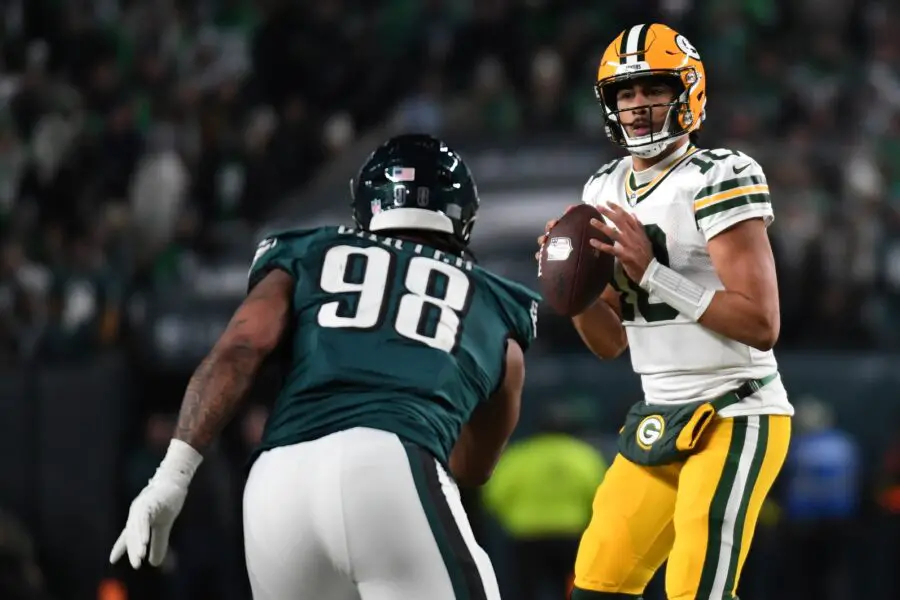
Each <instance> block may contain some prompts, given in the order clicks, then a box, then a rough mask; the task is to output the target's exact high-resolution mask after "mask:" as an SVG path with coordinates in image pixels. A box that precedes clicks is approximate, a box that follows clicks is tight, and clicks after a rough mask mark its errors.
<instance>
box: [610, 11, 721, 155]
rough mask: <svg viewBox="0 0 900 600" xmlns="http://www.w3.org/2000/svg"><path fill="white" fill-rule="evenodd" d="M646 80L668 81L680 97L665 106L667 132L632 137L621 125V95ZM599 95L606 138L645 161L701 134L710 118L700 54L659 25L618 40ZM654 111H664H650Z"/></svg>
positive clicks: (624, 34) (644, 27) (634, 29)
mask: <svg viewBox="0 0 900 600" xmlns="http://www.w3.org/2000/svg"><path fill="white" fill-rule="evenodd" d="M641 77H660V78H665V79H666V80H667V82H670V83H671V84H672V85H674V86H675V89H676V90H677V92H676V96H675V99H674V100H673V101H672V102H669V103H667V104H666V105H665V106H668V107H669V113H668V116H667V117H666V121H665V124H664V125H663V128H662V130H660V131H657V132H651V133H649V134H647V135H643V136H640V137H629V136H628V134H627V133H626V131H625V129H624V128H623V127H622V124H621V122H620V120H619V114H620V112H622V111H619V109H618V107H617V103H616V91H617V89H618V87H619V86H621V84H622V83H623V82H626V81H632V80H634V79H637V78H641ZM594 90H595V92H596V94H597V99H598V100H599V101H600V106H601V107H602V110H603V116H604V124H605V126H606V135H607V136H608V137H609V139H610V140H611V141H612V142H613V143H615V144H618V145H619V146H622V147H623V148H626V149H627V150H628V151H629V152H630V153H632V154H634V155H636V156H640V157H643V158H651V157H654V156H657V155H659V154H660V153H661V152H663V150H665V149H666V148H667V147H668V146H669V145H670V144H671V143H672V142H673V141H675V140H676V139H678V138H680V137H681V136H684V135H688V134H690V133H691V132H693V131H697V130H698V129H700V126H701V124H702V123H703V120H704V118H706V112H705V107H706V74H705V72H704V69H703V62H702V61H701V60H700V54H699V53H698V52H697V49H696V48H694V46H692V45H691V43H690V42H689V41H688V40H687V38H685V37H684V36H683V35H681V34H680V33H678V32H677V31H675V30H674V29H672V28H671V27H668V26H666V25H661V24H659V23H653V24H651V25H635V26H634V27H631V28H630V29H626V30H625V31H623V32H622V33H620V34H619V36H618V37H617V38H616V39H615V40H614V41H613V43H612V44H610V45H609V47H607V49H606V52H604V53H603V58H602V59H601V60H600V66H599V67H598V69H597V84H596V85H595V87H594ZM652 106H660V105H658V104H656V105H650V106H648V108H650V107H652ZM631 110H633V109H631Z"/></svg>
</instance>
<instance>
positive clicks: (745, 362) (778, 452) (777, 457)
mask: <svg viewBox="0 0 900 600" xmlns="http://www.w3.org/2000/svg"><path fill="white" fill-rule="evenodd" d="M596 93H597V97H598V100H599V102H600V106H601V110H602V111H603V114H604V118H605V124H606V131H607V135H608V137H609V138H610V140H611V141H613V142H614V143H615V144H617V145H619V146H621V147H622V148H624V149H625V150H626V151H627V154H628V155H627V156H625V157H623V158H620V159H618V160H614V161H612V162H610V163H609V164H607V165H604V166H603V167H602V168H601V169H599V170H598V171H597V172H596V173H595V174H594V175H593V176H591V177H590V179H589V180H588V182H587V184H586V185H585V186H584V193H583V198H582V200H583V202H585V203H587V204H590V205H592V206H595V207H597V209H598V210H599V212H600V213H601V214H602V215H603V217H602V218H600V215H598V219H596V220H595V221H594V226H595V227H596V228H597V229H598V230H600V231H602V232H603V233H605V234H606V235H607V236H609V238H610V240H611V241H612V244H605V243H603V242H601V241H599V240H593V241H592V244H593V245H594V246H595V247H596V248H597V249H598V250H600V251H603V252H606V253H608V254H611V255H613V256H614V257H615V258H616V272H615V277H614V280H613V282H612V283H611V284H610V285H609V286H608V287H607V288H606V290H605V291H604V292H603V293H602V295H601V296H600V298H598V300H597V301H596V302H595V303H594V304H593V305H592V306H591V307H589V308H588V309H587V310H585V312H584V313H582V314H580V315H578V316H576V317H574V318H573V324H574V326H575V328H576V329H577V331H578V333H579V334H580V335H581V337H582V339H583V340H584V342H585V344H586V346H587V347H588V348H589V349H590V350H591V351H592V352H594V354H596V355H597V356H599V357H600V358H603V359H612V358H615V357H617V356H618V355H620V354H621V353H622V352H623V351H624V350H625V348H626V347H630V350H631V360H632V365H633V367H634V370H635V372H636V373H638V374H639V375H640V377H641V382H642V385H643V389H644V400H643V401H642V402H639V403H638V404H636V405H635V406H634V407H633V408H632V410H631V412H630V413H629V416H628V419H627V421H626V423H625V427H623V430H622V432H621V433H620V438H619V455H618V456H617V457H616V459H615V461H614V463H613V466H612V467H611V468H610V470H609V472H608V474H607V476H606V479H605V480H604V482H603V484H601V486H600V487H599V488H598V491H597V495H596V497H595V500H594V507H593V518H592V521H591V523H590V525H589V526H588V529H587V530H586V531H585V534H584V536H583V538H582V542H581V546H580V548H579V552H578V558H577V560H576V566H575V580H574V590H573V592H572V598H573V599H587V598H610V599H611V598H631V597H633V598H639V597H640V595H641V594H642V593H643V590H644V587H645V586H646V585H647V583H648V582H649V580H650V578H651V577H652V576H653V574H654V572H655V571H656V570H657V569H658V568H659V567H660V566H661V565H662V564H663V562H665V561H666V560H668V564H667V570H666V591H667V595H668V597H669V599H670V600H687V599H691V600H723V599H727V600H730V599H732V598H735V597H736V593H737V585H738V580H739V577H740V571H741V568H742V566H743V563H744V561H745V559H746V556H747V551H748V550H749V547H750V541H751V539H752V535H753V530H754V529H755V526H756V521H757V517H758V514H759V510H760V507H761V505H762V502H763V500H764V499H765V497H766V495H767V494H768V492H769V490H770V489H771V486H772V484H773V482H774V480H775V478H776V476H777V474H778V472H779V471H780V469H781V466H782V464H783V462H784V459H785V456H786V454H787V448H788V444H789V440H790V416H791V415H792V414H793V409H792V407H791V404H790V402H789V401H788V398H787V393H786V392H785V389H784V386H783V384H782V381H781V377H780V376H779V374H778V365H777V362H776V360H775V356H774V354H773V352H772V347H773V346H774V345H775V342H776V340H777V338H778V331H779V325H780V322H779V304H778V287H777V281H776V275H775V266H774V259H773V256H772V250H771V246H770V244H769V239H768V236H767V231H766V228H767V227H768V225H769V224H770V223H771V222H772V220H773V218H774V216H773V210H772V202H771V199H770V196H769V188H768V185H767V182H766V177H765V174H764V172H763V170H762V167H760V165H759V164H758V163H757V162H756V161H755V160H754V159H753V158H751V157H750V156H747V155H746V154H744V153H742V152H739V151H735V150H728V149H714V150H708V149H700V148H697V147H696V146H695V145H694V140H695V139H696V136H697V132H698V130H699V129H700V127H701V125H702V122H703V119H704V118H705V114H706V113H705V110H706V100H707V98H706V74H705V72H704V69H703V64H702V62H701V60H700V55H699V53H698V51H697V50H696V49H695V48H694V47H693V46H692V45H691V44H690V43H689V42H688V41H687V39H685V38H684V36H682V35H680V34H678V33H677V32H675V31H674V30H672V29H671V28H669V27H667V26H665V25H660V24H652V25H636V26H634V27H631V28H629V29H626V30H625V31H623V32H622V33H621V34H620V35H619V36H618V37H617V38H616V40H615V41H614V42H613V43H612V44H611V45H610V46H609V47H608V48H607V50H606V52H605V53H604V55H603V58H602V60H601V64H600V66H599V69H598V75H597V84H596ZM553 224H554V221H551V222H549V223H548V224H547V229H545V231H549V229H550V228H551V227H552V225H553ZM545 239H546V235H544V236H541V237H540V238H539V243H540V244H543V243H544V241H545ZM676 532H677V533H676Z"/></svg>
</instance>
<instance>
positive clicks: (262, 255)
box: [248, 226, 339, 289]
mask: <svg viewBox="0 0 900 600" xmlns="http://www.w3.org/2000/svg"><path fill="white" fill-rule="evenodd" d="M338 231H339V228H338V227H333V226H329V227H315V228H312V229H287V230H283V231H279V232H275V233H271V234H269V235H267V236H266V237H265V238H263V239H262V240H261V241H260V242H259V244H258V245H257V247H256V253H255V254H254V255H253V261H252V262H251V263H250V272H249V274H248V279H249V282H248V289H252V288H253V286H254V285H256V284H257V283H259V282H260V281H261V280H262V278H263V277H265V276H266V274H267V273H268V272H269V271H271V270H272V269H281V270H283V271H285V272H287V273H288V274H290V275H292V276H293V277H294V278H298V277H299V275H300V273H299V272H298V269H297V265H296V261H297V259H299V258H301V257H302V256H303V255H304V254H306V253H307V252H308V250H309V248H310V247H311V246H312V245H314V244H316V243H318V242H323V241H327V240H328V239H330V238H332V237H334V236H336V235H337V234H338Z"/></svg>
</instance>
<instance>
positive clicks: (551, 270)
mask: <svg viewBox="0 0 900 600" xmlns="http://www.w3.org/2000/svg"><path fill="white" fill-rule="evenodd" d="M592 218H598V219H602V218H603V216H602V215H601V214H600V213H599V212H598V211H597V209H596V208H594V207H593V206H590V205H589V204H581V205H578V206H576V207H574V208H572V209H571V210H569V211H568V212H567V213H566V214H564V215H563V216H562V217H561V218H560V219H559V221H558V222H557V223H556V225H554V226H553V228H552V229H551V230H550V231H549V232H548V233H547V238H546V240H544V244H543V246H541V256H540V263H539V266H538V282H539V285H540V288H541V292H542V293H543V296H544V300H545V301H546V302H547V304H549V305H550V308H552V309H553V310H554V311H555V312H557V313H558V314H560V315H563V316H565V317H573V316H575V315H577V314H579V313H581V312H583V311H584V309H586V308H587V307H588V306H590V305H591V304H592V303H593V302H594V300H596V299H597V297H598V296H599V295H600V294H601V293H602V292H603V290H604V288H605V287H606V285H607V284H608V283H609V282H610V281H612V277H613V269H614V267H615V258H614V257H612V256H610V255H609V254H606V253H605V252H601V251H600V250H597V249H596V248H594V247H592V246H591V245H590V243H589V241H590V239H591V238H595V239H598V240H600V241H602V242H605V243H607V244H611V243H612V242H611V241H610V239H609V238H608V237H607V236H605V235H604V234H603V232H601V231H599V230H598V229H596V228H594V227H592V226H591V219H592Z"/></svg>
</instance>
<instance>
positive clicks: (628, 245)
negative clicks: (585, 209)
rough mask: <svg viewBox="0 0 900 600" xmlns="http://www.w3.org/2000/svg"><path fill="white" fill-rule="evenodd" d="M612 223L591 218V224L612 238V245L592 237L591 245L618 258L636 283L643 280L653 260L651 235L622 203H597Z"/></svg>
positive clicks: (601, 211)
mask: <svg viewBox="0 0 900 600" xmlns="http://www.w3.org/2000/svg"><path fill="white" fill-rule="evenodd" d="M597 210H599V211H600V214H602V215H603V216H604V217H606V218H607V219H609V223H610V224H611V225H610V224H607V223H604V222H603V220H602V219H591V225H592V226H593V227H595V228H596V229H598V230H600V231H602V232H603V233H605V234H606V235H607V237H609V239H611V240H612V241H613V244H612V245H610V244H605V243H603V242H601V241H600V240H597V239H591V240H590V244H591V246H593V247H594V248H597V249H598V250H600V251H601V252H606V253H607V254H611V255H613V256H615V257H616V258H617V259H619V262H620V263H621V264H622V269H623V270H624V271H625V274H626V275H628V277H629V278H630V279H631V280H632V281H635V282H640V281H641V279H643V277H644V272H645V271H646V270H647V266H648V265H649V264H650V261H652V260H653V246H652V245H651V244H650V238H649V237H647V232H646V231H644V226H643V225H641V222H640V221H638V219H637V217H635V216H634V215H632V214H630V213H628V212H626V211H625V209H623V208H622V207H621V206H619V205H617V204H614V205H611V206H598V207H597Z"/></svg>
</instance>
